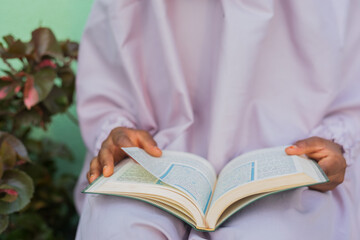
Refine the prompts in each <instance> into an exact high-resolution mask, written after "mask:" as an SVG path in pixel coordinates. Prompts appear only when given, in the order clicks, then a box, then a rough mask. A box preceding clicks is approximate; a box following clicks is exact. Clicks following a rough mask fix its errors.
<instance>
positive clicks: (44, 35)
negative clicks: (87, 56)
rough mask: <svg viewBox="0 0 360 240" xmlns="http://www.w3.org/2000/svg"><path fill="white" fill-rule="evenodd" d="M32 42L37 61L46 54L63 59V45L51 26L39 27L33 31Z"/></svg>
mask: <svg viewBox="0 0 360 240" xmlns="http://www.w3.org/2000/svg"><path fill="white" fill-rule="evenodd" d="M31 42H32V44H33V46H34V54H35V58H36V59H37V61H40V60H41V58H42V57H44V56H51V57H54V58H58V59H63V55H62V51H61V47H60V45H59V43H58V42H57V40H56V38H55V35H54V33H53V32H52V31H51V30H50V29H49V28H38V29H36V30H34V31H33V32H32V39H31Z"/></svg>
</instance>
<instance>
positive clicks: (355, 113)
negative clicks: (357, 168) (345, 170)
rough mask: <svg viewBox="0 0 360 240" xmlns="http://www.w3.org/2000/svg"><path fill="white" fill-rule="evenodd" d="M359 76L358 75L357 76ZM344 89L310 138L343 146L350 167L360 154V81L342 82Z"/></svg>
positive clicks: (354, 79) (355, 79)
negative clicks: (323, 139) (331, 141)
mask: <svg viewBox="0 0 360 240" xmlns="http://www.w3.org/2000/svg"><path fill="white" fill-rule="evenodd" d="M356 75H357V74H356ZM340 85H341V86H340V87H339V88H342V90H341V91H340V93H339V94H338V95H337V97H336V98H335V100H334V102H333V103H332V104H331V106H329V109H330V111H329V112H330V114H327V115H326V117H325V118H324V119H323V120H322V121H321V123H320V124H319V125H318V126H317V127H316V128H314V129H313V130H312V131H311V133H310V136H318V137H322V138H325V139H328V140H333V141H334V142H336V143H338V144H340V145H342V147H343V149H344V157H345V159H346V162H347V165H348V166H350V165H351V164H352V163H353V162H354V161H355V159H357V158H359V156H360V155H359V154H360V94H359V90H360V81H359V79H357V78H353V79H352V82H350V83H349V82H348V83H346V82H345V81H341V84H340Z"/></svg>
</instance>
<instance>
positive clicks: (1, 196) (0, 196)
mask: <svg viewBox="0 0 360 240" xmlns="http://www.w3.org/2000/svg"><path fill="white" fill-rule="evenodd" d="M18 195H19V194H18V192H17V191H16V190H15V189H14V188H11V186H9V185H5V184H4V185H1V186H0V201H4V202H8V203H11V202H13V201H15V200H16V199H17V197H18Z"/></svg>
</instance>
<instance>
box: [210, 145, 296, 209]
mask: <svg viewBox="0 0 360 240" xmlns="http://www.w3.org/2000/svg"><path fill="white" fill-rule="evenodd" d="M285 148H286V147H276V148H268V149H262V150H257V151H253V152H250V153H246V154H244V155H241V156H239V157H237V158H235V159H234V160H232V161H231V162H230V163H228V164H227V165H226V166H225V168H224V169H223V170H222V171H221V173H220V175H219V178H218V183H217V185H216V190H215V193H214V197H213V200H212V201H213V202H215V201H216V200H217V199H218V198H219V197H221V196H222V195H223V194H224V193H226V192H228V191H230V190H232V189H234V188H236V187H239V186H241V185H244V184H246V183H249V182H253V181H257V180H263V179H267V178H273V177H279V176H284V175H288V174H294V173H298V172H301V171H302V168H301V166H300V165H299V164H296V162H295V161H294V157H296V158H299V157H297V156H289V155H287V154H286V153H285Z"/></svg>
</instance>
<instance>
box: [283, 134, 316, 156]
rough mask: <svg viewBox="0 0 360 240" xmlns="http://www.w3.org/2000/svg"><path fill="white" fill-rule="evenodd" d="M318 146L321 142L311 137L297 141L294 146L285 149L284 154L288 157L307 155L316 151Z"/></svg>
mask: <svg viewBox="0 0 360 240" xmlns="http://www.w3.org/2000/svg"><path fill="white" fill-rule="evenodd" d="M320 146H321V141H320V140H319V139H318V138H316V137H312V138H307V139H304V140H300V141H297V142H296V143H295V144H294V145H292V146H290V147H287V148H286V149H285V152H286V153H287V154H288V155H302V154H309V153H313V152H316V151H318V150H319V147H320Z"/></svg>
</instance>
